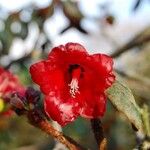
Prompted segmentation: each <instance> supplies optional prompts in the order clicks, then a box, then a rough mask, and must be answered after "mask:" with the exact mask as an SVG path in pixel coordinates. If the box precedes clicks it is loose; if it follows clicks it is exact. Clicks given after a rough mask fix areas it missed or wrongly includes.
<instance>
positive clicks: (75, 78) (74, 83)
mask: <svg viewBox="0 0 150 150" xmlns="http://www.w3.org/2000/svg"><path fill="white" fill-rule="evenodd" d="M71 75H72V80H71V82H70V84H69V85H68V86H69V87H70V94H71V96H72V97H73V98H75V96H76V93H80V92H79V85H78V83H79V79H80V75H81V68H80V67H77V68H73V69H72V70H71Z"/></svg>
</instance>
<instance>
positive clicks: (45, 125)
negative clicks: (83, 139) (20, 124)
mask: <svg viewBox="0 0 150 150" xmlns="http://www.w3.org/2000/svg"><path fill="white" fill-rule="evenodd" d="M32 125H33V126H35V127H38V128H39V129H41V130H42V131H44V132H45V133H47V134H48V135H51V136H53V137H54V138H56V139H57V140H58V141H59V142H61V143H62V144H64V145H65V146H66V147H67V148H68V149H70V150H79V148H78V146H76V145H75V143H76V142H74V143H71V142H70V141H69V140H68V139H67V138H66V137H65V136H64V135H63V133H61V132H59V131H57V130H55V128H54V127H53V126H52V125H51V124H50V123H49V122H48V121H46V120H41V121H40V122H38V124H37V123H36V124H34V123H32Z"/></svg>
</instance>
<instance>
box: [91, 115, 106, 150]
mask: <svg viewBox="0 0 150 150" xmlns="http://www.w3.org/2000/svg"><path fill="white" fill-rule="evenodd" d="M91 126H92V130H93V133H94V136H95V139H96V142H97V144H98V147H99V150H106V147H107V140H106V138H105V136H104V132H103V128H102V125H101V121H100V119H98V118H95V119H91Z"/></svg>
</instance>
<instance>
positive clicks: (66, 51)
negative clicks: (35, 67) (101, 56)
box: [48, 43, 89, 68]
mask: <svg viewBox="0 0 150 150" xmlns="http://www.w3.org/2000/svg"><path fill="white" fill-rule="evenodd" d="M87 56H89V55H88V53H87V52H86V50H85V48H84V47H83V46H82V45H80V44H78V43H67V44H66V45H65V46H63V45H60V46H58V47H54V48H53V49H52V51H51V52H50V53H49V55H48V59H49V60H53V61H55V63H56V64H57V65H59V66H60V67H63V68H64V67H65V68H67V67H68V65H69V64H81V63H82V62H83V61H84V59H85V57H87ZM62 59H63V61H61V60H62Z"/></svg>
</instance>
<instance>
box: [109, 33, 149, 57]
mask: <svg viewBox="0 0 150 150" xmlns="http://www.w3.org/2000/svg"><path fill="white" fill-rule="evenodd" d="M139 36H140V35H138V36H136V37H135V38H134V39H133V40H131V41H130V42H128V43H127V44H126V45H124V46H123V47H121V48H118V49H117V50H115V52H114V53H112V54H111V55H110V56H111V57H113V58H117V57H119V56H120V55H121V54H122V53H124V52H127V51H129V50H130V49H131V48H134V47H138V46H140V45H142V44H145V43H147V42H149V41H150V35H149V36H146V37H143V38H140V37H139ZM141 36H142V35H141Z"/></svg>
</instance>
